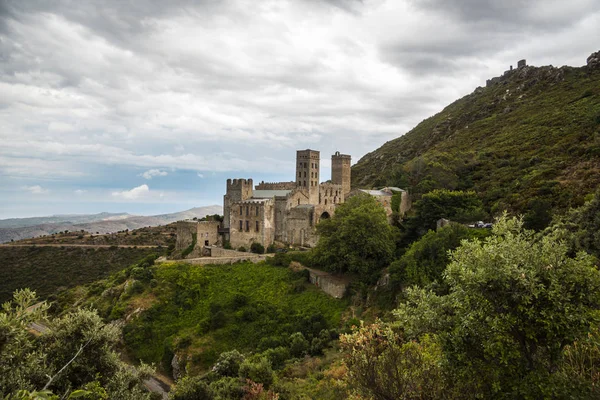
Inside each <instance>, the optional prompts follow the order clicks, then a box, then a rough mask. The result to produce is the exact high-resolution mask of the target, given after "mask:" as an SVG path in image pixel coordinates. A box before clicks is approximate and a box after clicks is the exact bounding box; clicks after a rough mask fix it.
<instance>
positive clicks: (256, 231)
mask: <svg viewBox="0 0 600 400" xmlns="http://www.w3.org/2000/svg"><path fill="white" fill-rule="evenodd" d="M256 232H258V221H256Z"/></svg>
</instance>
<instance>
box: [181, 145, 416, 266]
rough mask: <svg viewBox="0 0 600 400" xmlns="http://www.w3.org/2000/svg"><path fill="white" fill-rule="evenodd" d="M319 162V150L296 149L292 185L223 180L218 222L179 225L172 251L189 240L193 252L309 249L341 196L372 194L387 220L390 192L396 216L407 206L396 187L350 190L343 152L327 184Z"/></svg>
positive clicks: (347, 161) (348, 161)
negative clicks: (397, 202)
mask: <svg viewBox="0 0 600 400" xmlns="http://www.w3.org/2000/svg"><path fill="white" fill-rule="evenodd" d="M320 164H321V156H320V152H319V151H316V150H310V149H307V150H298V151H297V152H296V174H295V179H294V180H293V181H289V182H276V183H265V182H260V183H259V184H257V185H256V186H254V183H253V181H252V179H227V191H226V193H225V195H224V196H223V216H224V219H223V222H222V223H219V222H213V221H208V222H197V221H180V222H179V223H178V227H177V244H176V249H177V250H182V249H185V248H186V247H188V246H190V244H192V243H193V242H195V243H194V245H195V244H196V243H197V244H198V245H199V246H197V247H198V248H209V247H211V246H215V245H216V246H223V245H224V244H225V243H227V242H228V243H229V244H230V245H231V247H232V248H234V249H238V248H240V247H244V248H246V249H249V248H250V246H251V245H252V243H260V244H261V245H262V246H264V247H265V248H267V247H268V246H270V245H271V244H273V243H274V242H281V243H285V244H289V245H293V246H306V247H313V246H315V245H316V244H317V241H318V236H317V234H316V225H317V224H318V223H319V222H320V221H321V220H322V219H324V218H330V217H331V216H332V215H333V214H334V213H335V209H336V207H337V206H338V205H340V204H342V203H344V201H345V199H346V198H348V197H349V196H352V195H354V194H357V193H359V192H366V193H369V194H370V195H372V196H374V197H375V198H376V199H377V200H378V201H379V202H380V203H381V204H382V205H383V206H384V208H385V209H386V212H387V213H388V216H391V214H392V210H391V197H392V195H393V194H394V193H395V192H398V191H399V192H402V197H401V198H402V201H401V206H400V212H401V213H402V214H403V213H404V212H405V211H406V210H407V209H408V208H409V207H410V203H409V200H408V198H409V197H408V193H406V192H405V191H404V190H402V189H399V188H384V189H381V190H378V191H369V190H360V189H356V190H354V191H352V192H351V191H350V177H351V176H350V174H351V172H350V171H351V169H350V164H351V157H350V156H349V155H347V154H340V152H336V153H335V154H333V155H332V156H331V180H330V181H327V182H320V173H319V171H320ZM375 192H376V193H375ZM194 237H195V239H194ZM193 247H195V246H193ZM195 252H196V254H192V255H191V256H200V255H204V252H200V250H199V249H195ZM208 253H210V251H209V252H208ZM213 253H214V252H213Z"/></svg>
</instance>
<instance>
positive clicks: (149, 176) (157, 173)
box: [141, 169, 168, 179]
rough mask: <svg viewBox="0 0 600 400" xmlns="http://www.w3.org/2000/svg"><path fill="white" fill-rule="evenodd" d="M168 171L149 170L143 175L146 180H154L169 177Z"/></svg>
mask: <svg viewBox="0 0 600 400" xmlns="http://www.w3.org/2000/svg"><path fill="white" fill-rule="evenodd" d="M167 175H168V173H167V171H161V170H160V169H149V170H148V171H146V172H144V173H143V174H141V176H142V177H144V179H152V178H153V177H155V176H167Z"/></svg>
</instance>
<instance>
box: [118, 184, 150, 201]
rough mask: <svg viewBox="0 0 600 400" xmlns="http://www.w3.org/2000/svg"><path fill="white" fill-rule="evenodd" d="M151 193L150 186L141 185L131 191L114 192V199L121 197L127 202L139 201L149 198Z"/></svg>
mask: <svg viewBox="0 0 600 400" xmlns="http://www.w3.org/2000/svg"><path fill="white" fill-rule="evenodd" d="M149 193H150V188H149V187H148V185H146V184H144V185H140V186H138V187H134V188H133V189H131V190H124V191H122V192H112V195H113V197H119V198H122V199H126V200H137V199H140V198H143V197H146V196H148V194H149Z"/></svg>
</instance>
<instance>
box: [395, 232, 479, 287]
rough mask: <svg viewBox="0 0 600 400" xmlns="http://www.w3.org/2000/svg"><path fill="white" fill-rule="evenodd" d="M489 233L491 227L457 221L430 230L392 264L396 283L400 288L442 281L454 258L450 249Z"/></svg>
mask: <svg viewBox="0 0 600 400" xmlns="http://www.w3.org/2000/svg"><path fill="white" fill-rule="evenodd" d="M489 233H490V232H489V230H487V229H471V228H467V227H466V226H464V225H462V224H456V223H452V224H450V225H449V226H445V227H443V228H440V229H438V230H437V231H433V230H430V231H429V232H427V233H426V234H425V235H424V236H422V237H421V238H420V239H418V240H417V241H416V242H413V243H412V244H411V245H410V247H409V248H408V250H407V251H406V253H404V255H402V257H400V259H398V260H396V261H394V262H393V263H392V264H391V265H390V277H391V279H392V283H393V284H394V286H395V287H397V286H399V285H419V286H425V285H427V284H430V283H433V282H435V281H438V282H441V281H442V273H443V272H444V270H445V269H446V265H448V262H449V261H450V255H449V253H448V251H449V250H454V249H456V248H457V247H458V246H459V245H460V243H461V241H462V240H464V239H473V238H483V237H485V236H488V235H489Z"/></svg>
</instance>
